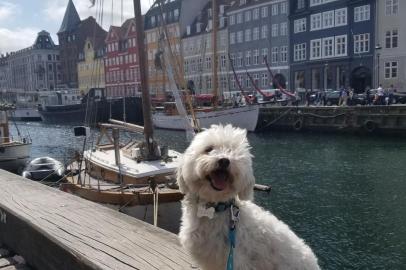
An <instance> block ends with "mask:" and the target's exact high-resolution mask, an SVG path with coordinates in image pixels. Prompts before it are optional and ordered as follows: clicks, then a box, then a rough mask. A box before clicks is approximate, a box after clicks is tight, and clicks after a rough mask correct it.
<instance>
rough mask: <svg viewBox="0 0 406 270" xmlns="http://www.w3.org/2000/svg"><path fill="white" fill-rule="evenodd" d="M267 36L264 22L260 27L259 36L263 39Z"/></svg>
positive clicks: (266, 26) (266, 27)
mask: <svg viewBox="0 0 406 270" xmlns="http://www.w3.org/2000/svg"><path fill="white" fill-rule="evenodd" d="M267 37H268V25H266V24H265V25H263V26H262V27H261V38H262V39H264V38H267Z"/></svg>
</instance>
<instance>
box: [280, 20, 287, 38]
mask: <svg viewBox="0 0 406 270" xmlns="http://www.w3.org/2000/svg"><path fill="white" fill-rule="evenodd" d="M287 35H288V23H286V22H284V23H281V36H287Z"/></svg>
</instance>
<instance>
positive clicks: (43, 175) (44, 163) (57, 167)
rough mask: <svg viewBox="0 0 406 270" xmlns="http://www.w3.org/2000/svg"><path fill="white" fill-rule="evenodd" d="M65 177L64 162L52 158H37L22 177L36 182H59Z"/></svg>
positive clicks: (26, 168)
mask: <svg viewBox="0 0 406 270" xmlns="http://www.w3.org/2000/svg"><path fill="white" fill-rule="evenodd" d="M64 175H65V166H64V165H63V163H62V162H60V161H58V160H56V159H53V158H51V157H39V158H35V159H33V160H32V161H30V162H29V163H28V165H27V166H26V167H25V169H24V171H23V173H22V176H23V177H25V178H28V179H31V180H34V181H46V182H51V181H59V180H60V179H62V178H63V177H64Z"/></svg>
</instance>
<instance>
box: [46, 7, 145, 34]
mask: <svg viewBox="0 0 406 270" xmlns="http://www.w3.org/2000/svg"><path fill="white" fill-rule="evenodd" d="M152 2H153V0H141V6H142V11H143V13H145V12H146V11H147V10H148V8H149V7H150V5H151V4H152ZM73 3H74V4H75V7H76V10H77V11H78V13H79V16H80V18H81V19H82V20H83V19H86V18H87V17H89V16H93V17H95V18H96V20H97V22H99V23H100V22H101V18H102V19H103V28H104V29H106V30H108V29H109V27H110V25H120V24H121V23H122V20H121V19H122V18H123V20H126V19H128V18H131V17H134V7H133V1H132V0H123V1H117V0H113V1H103V3H104V6H103V14H100V13H101V9H100V7H99V3H100V0H97V1H96V5H95V6H93V7H90V6H91V3H90V1H85V0H74V1H73ZM112 3H113V8H112ZM121 3H123V5H121ZM66 7H67V1H66V0H47V1H46V4H45V9H44V15H45V16H46V18H48V20H50V21H53V22H56V23H62V20H63V16H64V14H65V10H66Z"/></svg>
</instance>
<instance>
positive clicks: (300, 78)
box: [294, 70, 305, 89]
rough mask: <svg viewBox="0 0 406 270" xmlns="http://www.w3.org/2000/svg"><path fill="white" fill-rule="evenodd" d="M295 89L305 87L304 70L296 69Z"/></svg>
mask: <svg viewBox="0 0 406 270" xmlns="http://www.w3.org/2000/svg"><path fill="white" fill-rule="evenodd" d="M294 78H295V89H298V88H305V72H304V70H300V71H295V75H294Z"/></svg>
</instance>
